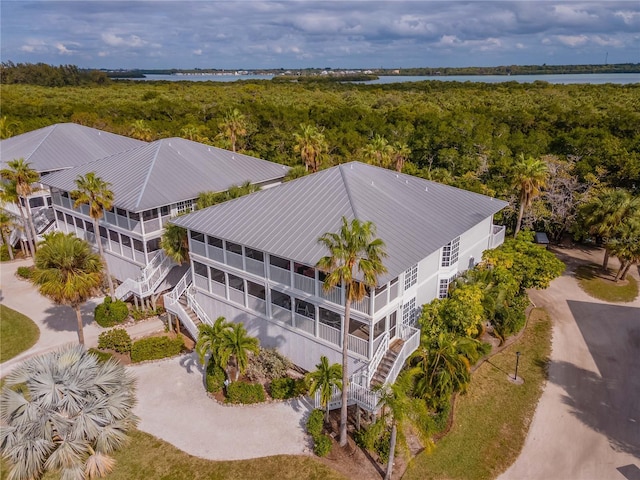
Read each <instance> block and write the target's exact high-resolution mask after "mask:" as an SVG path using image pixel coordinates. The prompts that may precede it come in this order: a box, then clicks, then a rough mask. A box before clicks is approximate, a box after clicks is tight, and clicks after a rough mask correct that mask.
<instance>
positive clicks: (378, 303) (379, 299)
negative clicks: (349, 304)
mask: <svg viewBox="0 0 640 480" xmlns="http://www.w3.org/2000/svg"><path fill="white" fill-rule="evenodd" d="M374 302H375V303H374V306H375V309H376V312H377V311H379V310H380V309H381V308H382V307H384V306H385V305H386V304H387V291H386V290H385V291H383V292H380V293H379V294H377V295H376V298H375V301H374Z"/></svg>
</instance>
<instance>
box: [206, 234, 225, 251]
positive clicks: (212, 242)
mask: <svg viewBox="0 0 640 480" xmlns="http://www.w3.org/2000/svg"><path fill="white" fill-rule="evenodd" d="M207 243H208V244H209V245H211V246H212V247H218V248H222V240H220V239H219V238H216V237H210V236H208V235H207Z"/></svg>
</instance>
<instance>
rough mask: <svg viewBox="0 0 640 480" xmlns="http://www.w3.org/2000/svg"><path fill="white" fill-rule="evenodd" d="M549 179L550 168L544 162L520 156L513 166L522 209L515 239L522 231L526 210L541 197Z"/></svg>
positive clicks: (514, 183)
mask: <svg viewBox="0 0 640 480" xmlns="http://www.w3.org/2000/svg"><path fill="white" fill-rule="evenodd" d="M548 178H549V168H548V167H547V164H546V163H545V162H544V160H540V159H535V158H532V157H527V158H525V157H524V155H523V154H520V158H519V159H518V161H517V162H516V164H515V165H514V166H513V180H512V181H513V185H514V186H515V187H516V188H518V190H519V191H520V194H519V195H520V209H519V211H518V221H517V222H516V230H515V233H514V237H515V236H516V235H518V232H519V231H520V227H521V226H522V216H523V215H524V212H525V210H526V209H528V208H529V207H530V206H531V202H532V201H533V199H534V198H536V197H537V196H538V195H540V192H541V190H542V189H543V188H544V186H545V185H546V183H547V179H548Z"/></svg>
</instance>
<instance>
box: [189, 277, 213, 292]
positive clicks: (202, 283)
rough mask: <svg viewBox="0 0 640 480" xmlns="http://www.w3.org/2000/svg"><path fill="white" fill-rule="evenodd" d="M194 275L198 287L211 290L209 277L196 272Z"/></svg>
mask: <svg viewBox="0 0 640 480" xmlns="http://www.w3.org/2000/svg"><path fill="white" fill-rule="evenodd" d="M193 277H194V281H195V284H196V287H198V288H201V289H202V290H206V291H209V285H208V283H209V280H208V279H207V277H203V276H202V275H197V274H194V275H193Z"/></svg>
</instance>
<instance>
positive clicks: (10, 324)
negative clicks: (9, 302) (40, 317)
mask: <svg viewBox="0 0 640 480" xmlns="http://www.w3.org/2000/svg"><path fill="white" fill-rule="evenodd" d="M39 337H40V330H39V329H38V326H37V325H36V324H35V323H33V321H32V320H31V319H30V318H28V317H25V316H24V315H22V314H21V313H20V312H16V311H15V310H11V309H10V308H9V307H5V306H4V305H0V363H2V362H6V361H7V360H9V359H11V358H13V357H15V356H16V355H18V354H19V353H22V352H24V351H25V350H27V349H29V348H31V347H32V346H33V345H35V343H36V342H37V341H38V338H39Z"/></svg>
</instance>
